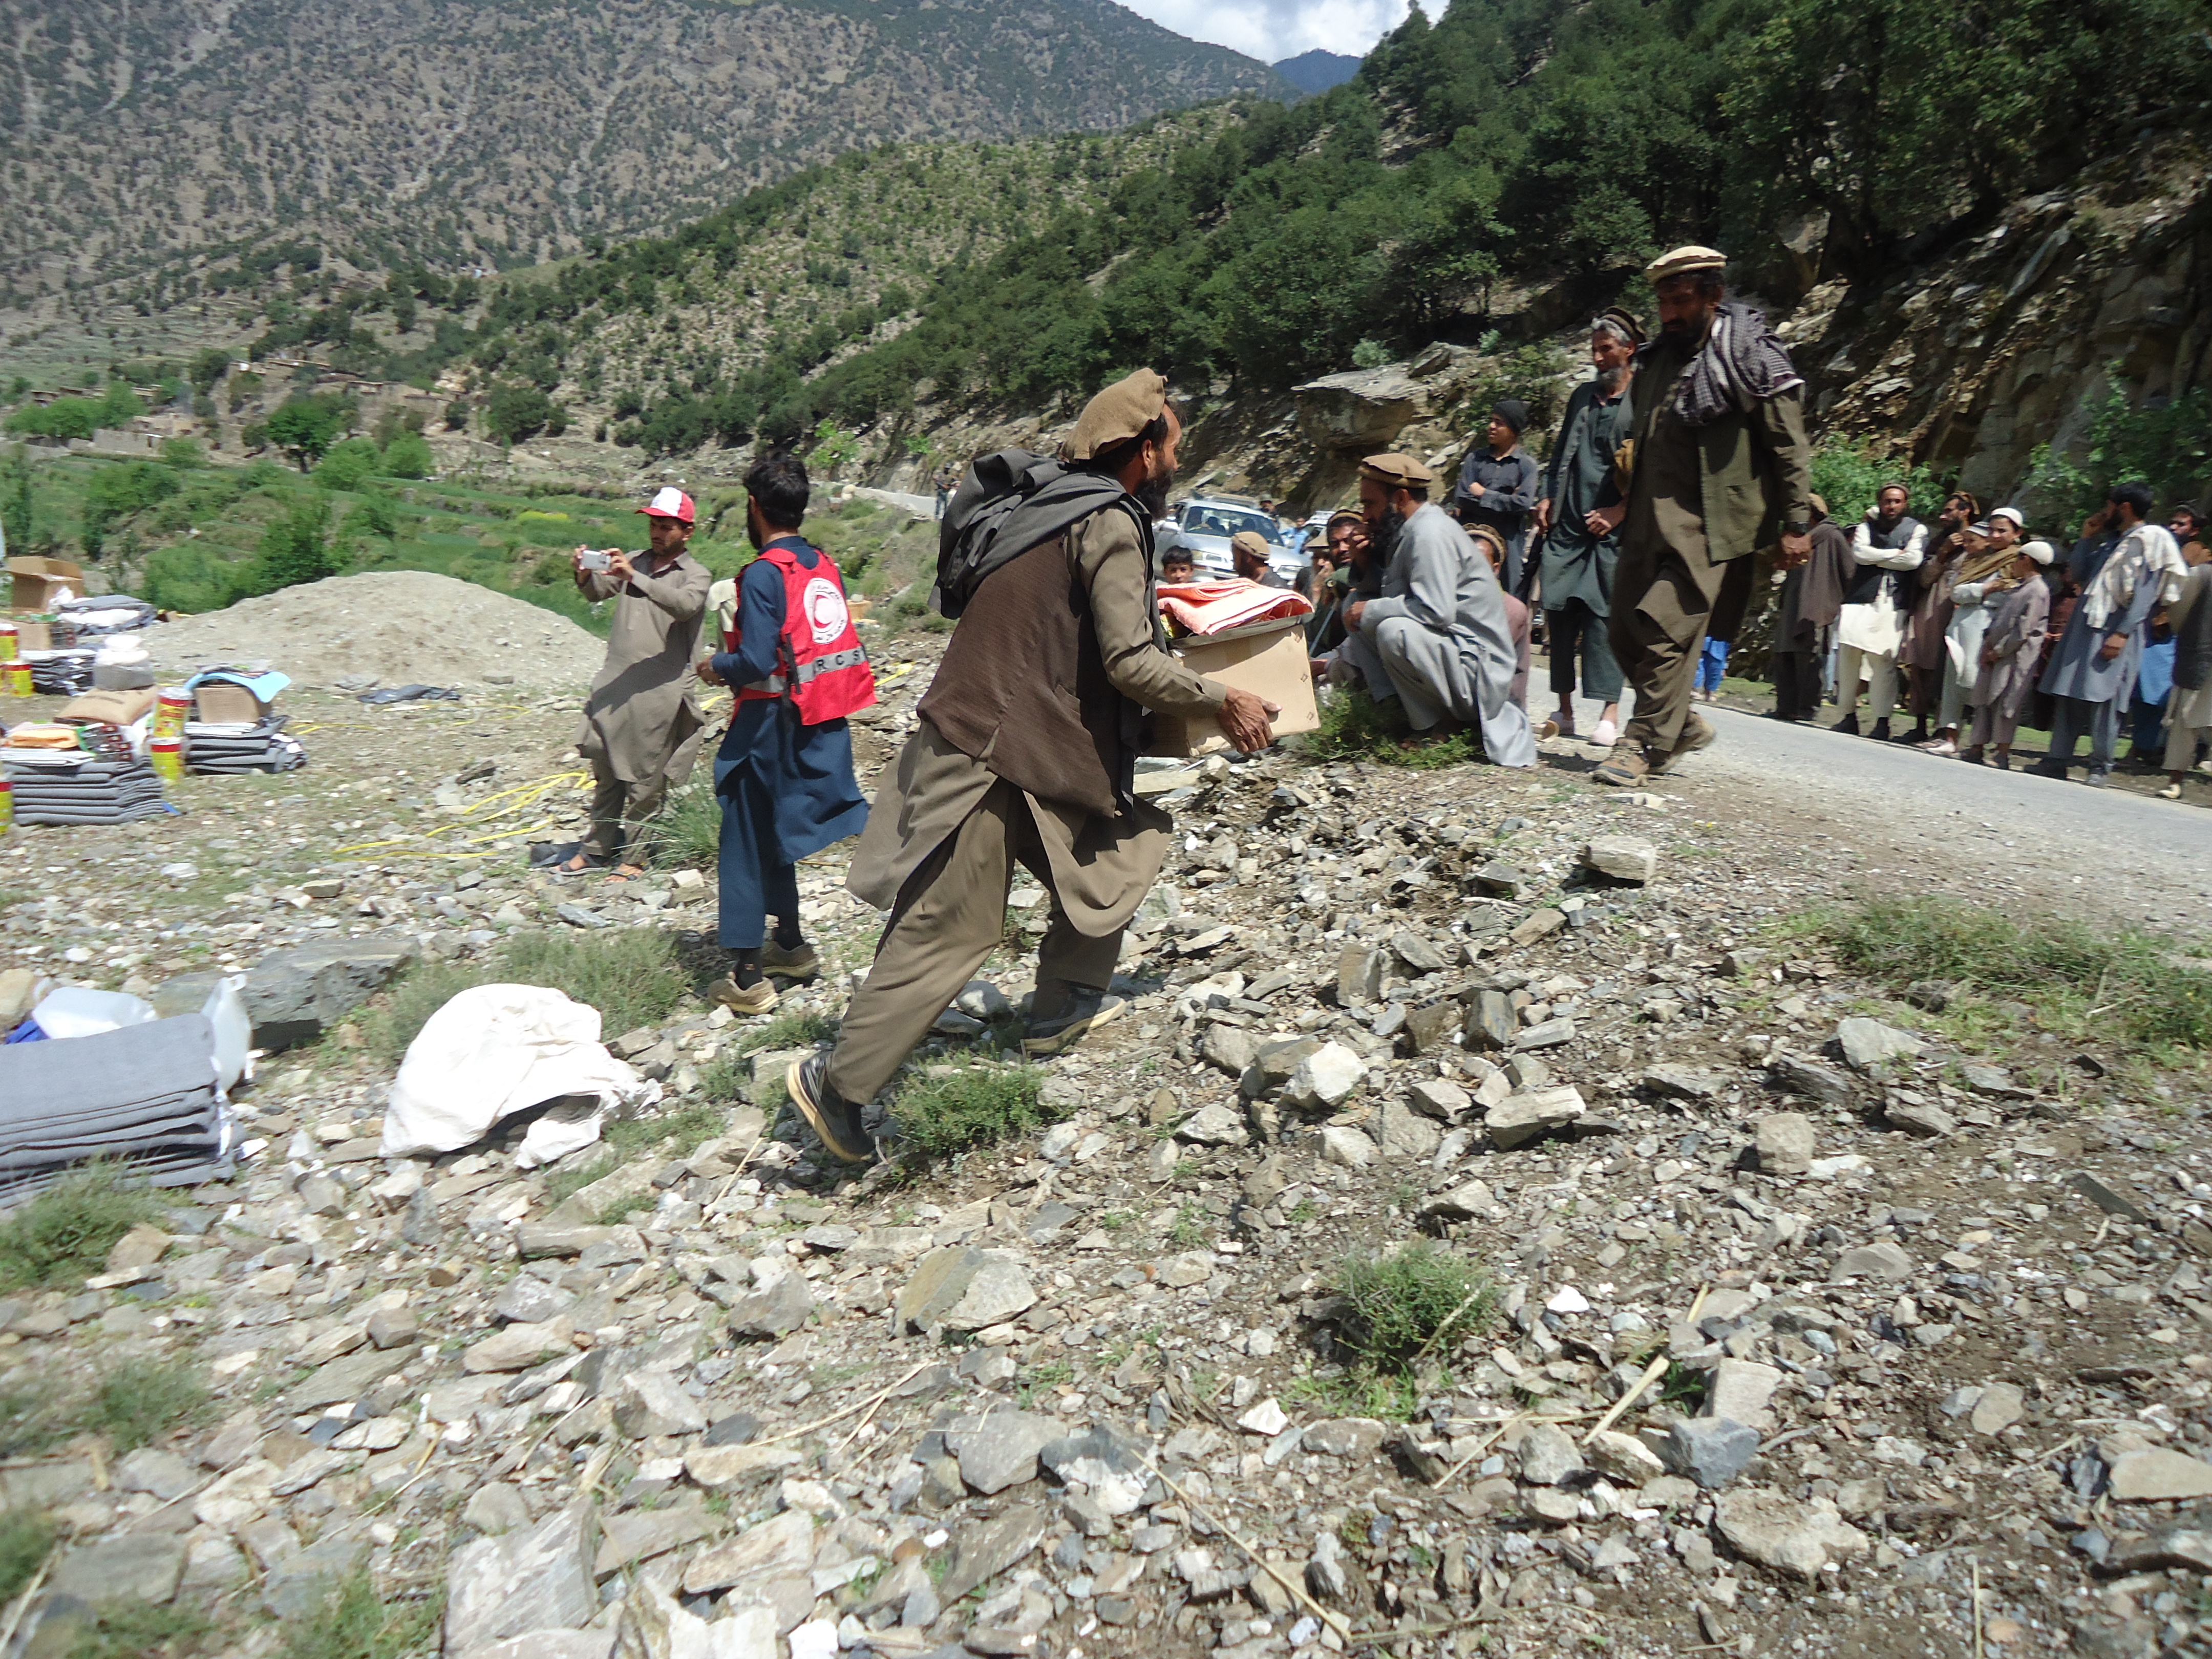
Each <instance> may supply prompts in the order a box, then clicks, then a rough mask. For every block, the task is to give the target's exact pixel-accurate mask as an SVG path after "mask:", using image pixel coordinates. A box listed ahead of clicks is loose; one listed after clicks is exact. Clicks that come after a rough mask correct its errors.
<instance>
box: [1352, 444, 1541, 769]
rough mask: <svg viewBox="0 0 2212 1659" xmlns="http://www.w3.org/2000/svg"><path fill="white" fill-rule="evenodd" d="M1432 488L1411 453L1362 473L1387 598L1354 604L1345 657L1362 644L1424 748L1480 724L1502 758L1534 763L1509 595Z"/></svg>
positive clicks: (1374, 690)
mask: <svg viewBox="0 0 2212 1659" xmlns="http://www.w3.org/2000/svg"><path fill="white" fill-rule="evenodd" d="M1432 482H1433V478H1432V477H1431V473H1430V471H1429V470H1428V468H1426V467H1425V466H1423V465H1421V464H1420V463H1419V461H1417V460H1415V459H1413V458H1412V457H1411V456H1409V455H1370V456H1369V457H1368V458H1367V459H1365V460H1364V461H1362V462H1361V463H1360V464H1359V510H1360V513H1361V515H1362V516H1363V517H1364V518H1365V519H1366V520H1367V526H1368V531H1369V533H1370V536H1371V537H1372V538H1373V540H1374V542H1375V544H1376V546H1377V547H1387V548H1389V554H1388V557H1387V562H1385V563H1384V565H1383V592H1382V595H1381V597H1379V598H1377V599H1356V600H1354V601H1352V603H1351V604H1349V605H1346V607H1345V613H1344V625H1345V627H1346V629H1347V630H1349V632H1350V633H1351V635H1352V639H1350V640H1348V641H1346V651H1347V652H1349V651H1350V650H1351V649H1352V646H1353V645H1357V646H1358V647H1360V650H1361V655H1362V659H1363V660H1362V663H1361V666H1362V668H1363V669H1364V671H1365V672H1366V675H1367V689H1368V691H1369V692H1370V695H1372V696H1374V697H1375V699H1376V701H1377V702H1381V701H1383V700H1384V699H1385V698H1386V697H1388V696H1395V697H1397V698H1398V700H1399V701H1400V702H1401V703H1402V704H1403V705H1404V707H1405V710H1406V719H1407V722H1408V723H1409V724H1410V725H1411V726H1413V741H1414V742H1416V743H1422V742H1425V741H1428V740H1430V739H1431V738H1441V737H1444V736H1449V734H1450V733H1452V732H1455V731H1460V730H1463V729H1465V728H1467V727H1468V726H1480V729H1481V732H1482V751H1483V753H1484V754H1485V755H1486V756H1487V757H1489V758H1490V759H1491V760H1492V761H1493V762H1495V763H1497V764H1498V765H1500V766H1534V764H1535V763H1536V739H1535V737H1534V733H1532V732H1530V731H1529V729H1528V712H1527V711H1526V710H1525V709H1523V708H1522V707H1521V706H1520V705H1519V704H1517V703H1516V702H1514V701H1513V676H1514V674H1515V672H1516V671H1517V669H1518V666H1519V665H1518V662H1517V660H1516V659H1517V656H1518V653H1517V652H1516V649H1515V647H1514V643H1513V629H1512V624H1511V623H1510V620H1509V619H1508V617H1507V616H1506V611H1505V595H1504V590H1503V589H1502V588H1500V587H1499V586H1498V577H1497V575H1496V574H1495V573H1494V572H1492V569H1491V567H1490V561H1489V559H1488V558H1487V557H1486V556H1485V555H1484V553H1483V550H1481V548H1480V547H1479V546H1478V545H1477V544H1476V543H1475V541H1474V538H1472V537H1471V536H1469V535H1468V532H1466V531H1465V530H1462V528H1461V527H1460V526H1458V525H1456V524H1455V523H1454V522H1453V521H1452V519H1451V516H1450V515H1449V513H1446V512H1445V511H1444V510H1443V508H1442V507H1438V506H1437V505H1436V503H1434V502H1433V501H1430V500H1429V485H1430V484H1431V483H1432ZM1492 533H1493V534H1494V533H1495V532H1492ZM1503 540H1504V538H1502V537H1499V538H1498V541H1499V542H1500V543H1501V544H1502V543H1503Z"/></svg>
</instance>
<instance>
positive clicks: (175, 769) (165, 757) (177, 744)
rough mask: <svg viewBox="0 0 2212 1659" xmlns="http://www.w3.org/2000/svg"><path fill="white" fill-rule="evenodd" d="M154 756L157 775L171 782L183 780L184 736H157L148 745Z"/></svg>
mask: <svg viewBox="0 0 2212 1659" xmlns="http://www.w3.org/2000/svg"><path fill="white" fill-rule="evenodd" d="M147 753H148V754H149V756H151V757H152V758H153V762H154V771H155V775H157V776H159V777H161V779H163V780H164V781H167V782H170V783H179V782H181V781H183V779H184V775H185V740H184V739H183V738H155V739H154V741H153V742H152V743H150V744H148V745H147Z"/></svg>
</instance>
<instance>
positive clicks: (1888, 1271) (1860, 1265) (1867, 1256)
mask: <svg viewBox="0 0 2212 1659" xmlns="http://www.w3.org/2000/svg"><path fill="white" fill-rule="evenodd" d="M1829 1277H1830V1278H1831V1279H1879V1280H1881V1282H1882V1283H1883V1284H1885V1285H1900V1284H1902V1283H1904V1282H1905V1280H1906V1279H1910V1278H1911V1277H1912V1258H1911V1256H1909V1255H1906V1254H1905V1250H1904V1248H1903V1246H1901V1245H1898V1244H1893V1243H1890V1241H1889V1240H1887V1239H1886V1238H1885V1239H1881V1240H1880V1241H1878V1242H1877V1243H1872V1244H1861V1245H1858V1246H1857V1247H1856V1248H1855V1249H1848V1250H1845V1251H1844V1253H1843V1254H1842V1255H1839V1256H1838V1257H1837V1258H1836V1267H1835V1271H1834V1272H1833V1273H1831V1274H1829Z"/></svg>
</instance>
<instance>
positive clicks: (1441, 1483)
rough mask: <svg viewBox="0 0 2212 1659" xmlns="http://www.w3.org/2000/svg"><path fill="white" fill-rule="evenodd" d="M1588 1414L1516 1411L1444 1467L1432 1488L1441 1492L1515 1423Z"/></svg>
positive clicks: (1568, 1419)
mask: <svg viewBox="0 0 2212 1659" xmlns="http://www.w3.org/2000/svg"><path fill="white" fill-rule="evenodd" d="M1589 1414H1590V1413H1588V1412H1568V1413H1565V1415H1564V1416H1559V1417H1539V1416H1537V1415H1536V1414H1535V1413H1534V1412H1516V1413H1513V1415H1512V1416H1510V1417H1509V1418H1507V1419H1505V1420H1504V1422H1502V1423H1500V1424H1499V1425H1498V1426H1497V1427H1496V1428H1494V1429H1492V1431H1490V1432H1489V1433H1488V1434H1487V1435H1486V1436H1484V1437H1483V1441H1482V1443H1481V1444H1480V1445H1479V1446H1477V1447H1476V1448H1475V1449H1474V1450H1473V1451H1471V1452H1469V1453H1468V1455H1466V1456H1464V1457H1462V1458H1461V1459H1460V1460H1459V1462H1456V1463H1455V1464H1453V1465H1452V1466H1451V1468H1448V1469H1446V1470H1445V1471H1444V1472H1443V1474H1441V1475H1439V1476H1437V1480H1436V1485H1435V1488H1434V1489H1435V1490H1436V1491H1437V1492H1442V1491H1443V1489H1444V1488H1445V1487H1446V1486H1449V1485H1451V1483H1452V1482H1453V1481H1455V1480H1457V1479H1459V1477H1460V1476H1461V1475H1462V1474H1464V1473H1465V1472H1466V1469H1467V1467H1468V1464H1470V1463H1472V1462H1474V1461H1475V1459H1477V1458H1478V1457H1480V1456H1481V1455H1483V1453H1485V1452H1486V1451H1488V1450H1489V1449H1491V1448H1492V1446H1494V1445H1496V1444H1497V1443H1498V1439H1499V1437H1502V1436H1503V1435H1504V1432H1505V1431H1506V1430H1508V1429H1510V1428H1511V1427H1512V1426H1513V1425H1515V1424H1516V1423H1579V1422H1581V1421H1582V1420H1583V1419H1584V1418H1585V1417H1588V1416H1589Z"/></svg>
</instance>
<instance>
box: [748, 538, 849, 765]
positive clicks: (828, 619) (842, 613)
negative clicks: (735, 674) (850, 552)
mask: <svg viewBox="0 0 2212 1659" xmlns="http://www.w3.org/2000/svg"><path fill="white" fill-rule="evenodd" d="M761 557H762V558H763V560H765V561H767V562H769V564H772V565H774V566H775V568H777V569H778V570H779V571H781V573H782V574H783V637H782V639H781V641H779V643H778V645H777V647H776V659H777V671H776V672H775V673H773V674H771V675H769V677H768V678H766V679H764V680H756V681H755V682H754V683H753V684H750V685H741V686H739V687H738V702H767V701H769V700H772V699H774V698H777V697H781V696H789V697H790V698H791V701H792V702H793V706H794V707H796V708H798V710H799V723H800V724H801V725H803V726H820V725H822V724H823V722H824V721H826V720H842V719H844V718H845V717H846V716H847V715H848V714H853V713H854V712H856V711H858V710H860V709H862V708H866V707H867V706H868V705H869V704H870V703H872V702H875V700H876V676H875V672H874V671H873V670H872V669H871V668H870V667H869V666H868V653H866V651H865V650H863V649H862V648H861V646H860V635H858V634H857V633H855V632H854V629H853V612H852V608H851V607H850V606H849V605H847V604H846V602H845V582H844V579H843V578H842V577H841V576H840V575H839V574H837V566H836V562H834V561H833V560H832V559H831V558H830V557H829V555H828V554H827V553H824V552H823V551H822V550H820V549H819V548H817V549H816V550H815V558H816V563H815V566H814V568H813V569H811V570H809V569H806V568H805V567H803V566H802V565H801V564H800V563H799V557H798V555H796V554H795V553H793V551H792V550H791V549H790V548H788V547H787V546H785V545H784V544H781V542H771V543H769V545H768V546H767V547H765V548H763V550H761ZM723 647H724V648H725V649H726V650H730V651H734V650H736V649H737V648H738V629H736V628H735V627H734V626H732V627H730V628H728V629H725V630H724V636H723Z"/></svg>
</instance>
